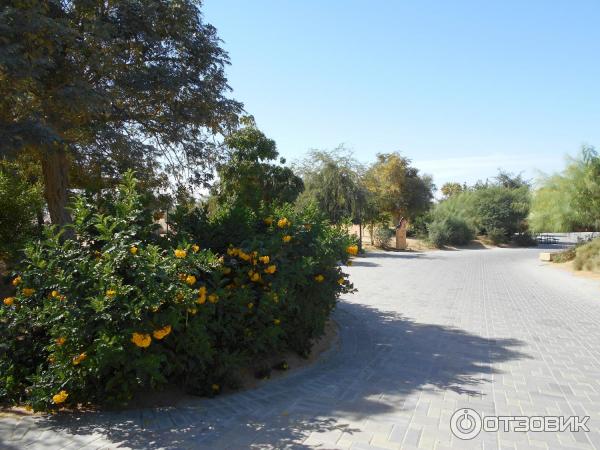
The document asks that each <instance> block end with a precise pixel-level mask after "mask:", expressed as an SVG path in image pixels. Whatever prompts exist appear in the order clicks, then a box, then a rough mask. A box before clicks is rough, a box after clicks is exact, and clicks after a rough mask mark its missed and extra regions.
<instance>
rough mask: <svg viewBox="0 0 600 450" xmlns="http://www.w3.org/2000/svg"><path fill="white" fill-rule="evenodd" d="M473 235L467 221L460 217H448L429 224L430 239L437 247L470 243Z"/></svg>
mask: <svg viewBox="0 0 600 450" xmlns="http://www.w3.org/2000/svg"><path fill="white" fill-rule="evenodd" d="M473 236H474V235H473V230H472V229H471V228H470V227H469V225H468V224H467V222H466V221H464V220H462V219H460V218H458V217H446V218H443V219H441V220H436V221H434V222H432V223H431V224H429V241H430V242H431V243H432V244H434V245H435V246H436V247H443V246H445V245H464V244H468V243H469V242H470V241H471V239H473Z"/></svg>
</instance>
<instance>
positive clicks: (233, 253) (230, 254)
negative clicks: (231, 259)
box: [227, 247, 240, 256]
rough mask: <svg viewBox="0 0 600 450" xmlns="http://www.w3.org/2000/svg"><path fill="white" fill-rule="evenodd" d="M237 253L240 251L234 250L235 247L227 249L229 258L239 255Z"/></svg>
mask: <svg viewBox="0 0 600 450" xmlns="http://www.w3.org/2000/svg"><path fill="white" fill-rule="evenodd" d="M239 251H240V250H239V249H237V248H235V247H229V248H228V249H227V254H228V255H229V256H236V255H237V254H238V253H239Z"/></svg>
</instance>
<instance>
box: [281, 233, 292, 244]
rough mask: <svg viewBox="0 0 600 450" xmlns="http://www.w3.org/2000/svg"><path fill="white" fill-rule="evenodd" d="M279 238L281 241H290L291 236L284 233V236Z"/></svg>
mask: <svg viewBox="0 0 600 450" xmlns="http://www.w3.org/2000/svg"><path fill="white" fill-rule="evenodd" d="M281 240H282V241H283V242H290V241H291V240H292V237H291V236H290V235H289V234H286V235H285V236H284V237H282V238H281Z"/></svg>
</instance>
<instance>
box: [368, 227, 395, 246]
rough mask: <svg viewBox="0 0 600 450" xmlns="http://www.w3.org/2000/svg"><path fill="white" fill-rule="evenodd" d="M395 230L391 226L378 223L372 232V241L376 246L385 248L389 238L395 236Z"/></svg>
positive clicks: (388, 243)
mask: <svg viewBox="0 0 600 450" xmlns="http://www.w3.org/2000/svg"><path fill="white" fill-rule="evenodd" d="M395 234H396V232H395V231H394V229H393V228H390V227H389V226H387V225H380V226H378V227H377V228H375V231H374V233H373V241H374V243H375V246H376V247H379V248H386V247H388V246H389V245H390V239H392V238H393V237H394V236H395Z"/></svg>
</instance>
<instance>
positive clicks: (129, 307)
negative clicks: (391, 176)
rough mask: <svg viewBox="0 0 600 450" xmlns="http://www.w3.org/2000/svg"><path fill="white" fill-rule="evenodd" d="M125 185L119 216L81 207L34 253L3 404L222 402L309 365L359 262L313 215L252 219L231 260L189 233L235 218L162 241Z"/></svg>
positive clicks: (4, 314) (230, 216)
mask: <svg viewBox="0 0 600 450" xmlns="http://www.w3.org/2000/svg"><path fill="white" fill-rule="evenodd" d="M124 180H125V181H124V183H123V185H122V186H121V187H120V189H119V191H118V194H117V195H116V197H115V199H114V203H112V205H111V207H110V208H108V211H109V212H104V213H100V212H99V211H98V210H97V209H96V207H95V205H94V204H93V203H90V202H87V201H86V199H85V198H83V197H80V198H78V199H77V200H76V201H75V203H74V205H73V209H72V212H73V218H74V222H73V231H74V236H75V238H74V239H67V240H61V238H60V234H61V233H60V232H58V231H57V230H56V229H54V228H49V229H48V231H47V233H46V236H45V238H44V239H42V240H41V241H40V242H39V243H35V244H31V245H30V246H29V247H28V248H27V250H26V259H25V260H24V262H23V266H22V268H21V270H20V271H19V272H18V274H17V273H15V278H14V281H13V284H14V285H15V287H16V291H17V292H16V294H15V296H14V297H10V298H7V299H4V302H3V303H4V304H3V305H2V306H1V307H0V332H1V333H2V336H3V341H2V344H0V400H1V401H2V402H3V403H7V404H15V403H25V404H30V405H32V406H33V408H34V409H36V410H48V409H53V408H57V407H60V406H63V405H73V406H75V405H78V404H89V403H93V404H97V403H107V404H122V403H126V402H127V401H128V400H129V399H130V398H131V397H132V396H133V395H134V394H135V393H136V392H138V391H140V390H147V389H155V388H160V387H161V386H164V385H165V384H167V383H176V384H178V385H180V386H184V387H185V388H186V389H187V390H188V391H190V392H194V393H199V394H214V393H217V392H218V391H220V390H221V388H222V387H223V386H225V385H230V386H233V385H235V383H236V374H237V373H238V371H239V369H240V368H241V367H243V366H245V365H248V364H250V363H251V362H253V361H256V360H257V359H260V358H261V357H262V356H264V355H272V354H274V353H277V352H281V351H285V350H290V349H291V350H295V351H297V352H299V353H301V354H307V353H308V352H309V351H310V347H311V341H312V340H313V339H314V338H315V337H317V336H319V334H321V333H322V332H323V327H324V324H325V322H326V320H327V318H328V316H329V313H330V312H331V310H332V308H333V307H334V306H335V302H336V298H337V296H338V295H339V294H340V293H341V292H347V291H349V290H351V289H352V286H351V284H350V283H349V282H348V280H347V278H345V276H344V274H343V273H342V271H341V270H340V268H339V263H340V262H342V263H344V262H346V261H347V260H348V254H349V253H354V250H355V248H354V247H352V242H351V241H350V238H348V236H347V235H346V234H345V233H344V232H343V231H342V230H339V229H336V228H332V227H330V226H329V225H327V223H326V222H324V221H323V220H322V219H321V217H320V216H319V214H318V213H317V212H316V211H304V212H303V213H302V214H300V213H294V212H293V211H292V210H291V208H281V209H278V210H276V211H273V212H272V216H268V217H264V218H263V217H261V218H253V217H252V216H247V217H246V219H245V220H246V225H245V226H246V227H247V228H246V230H247V231H248V233H249V234H247V235H246V236H245V237H244V238H243V239H242V238H241V237H238V239H241V240H239V241H236V242H231V245H228V246H227V247H226V248H225V250H224V251H223V252H221V251H220V248H221V247H222V246H221V247H220V248H219V250H213V249H211V248H208V245H207V243H206V242H201V241H200V240H197V239H194V240H191V238H193V237H194V236H193V232H192V231H189V232H187V233H186V232H184V228H185V230H195V229H196V227H199V226H200V225H202V224H204V223H208V224H209V229H210V227H217V226H218V224H221V225H222V224H224V223H228V224H229V225H230V226H233V225H232V224H231V223H230V222H233V221H236V220H238V219H239V217H240V214H241V213H240V212H239V211H238V212H235V210H234V209H225V210H224V211H223V212H222V213H221V214H217V215H216V216H215V217H207V216H204V215H202V214H199V215H195V216H187V219H188V222H187V224H186V225H185V227H184V225H182V224H180V227H179V230H180V231H181V235H174V236H170V237H169V238H160V237H157V236H156V235H155V234H154V233H152V221H151V212H150V211H147V210H144V209H142V208H141V206H140V198H139V195H138V194H137V193H136V189H135V184H136V183H135V180H134V178H133V176H132V175H131V174H128V175H126V176H125V178H124ZM194 217H196V218H197V220H198V221H199V224H198V223H196V222H195V221H194V219H193V218H194ZM182 223H183V222H182ZM213 232H214V229H213ZM221 238H222V237H221V236H217V237H216V238H215V239H216V240H217V241H218V242H220V241H219V240H220V239H221Z"/></svg>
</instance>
